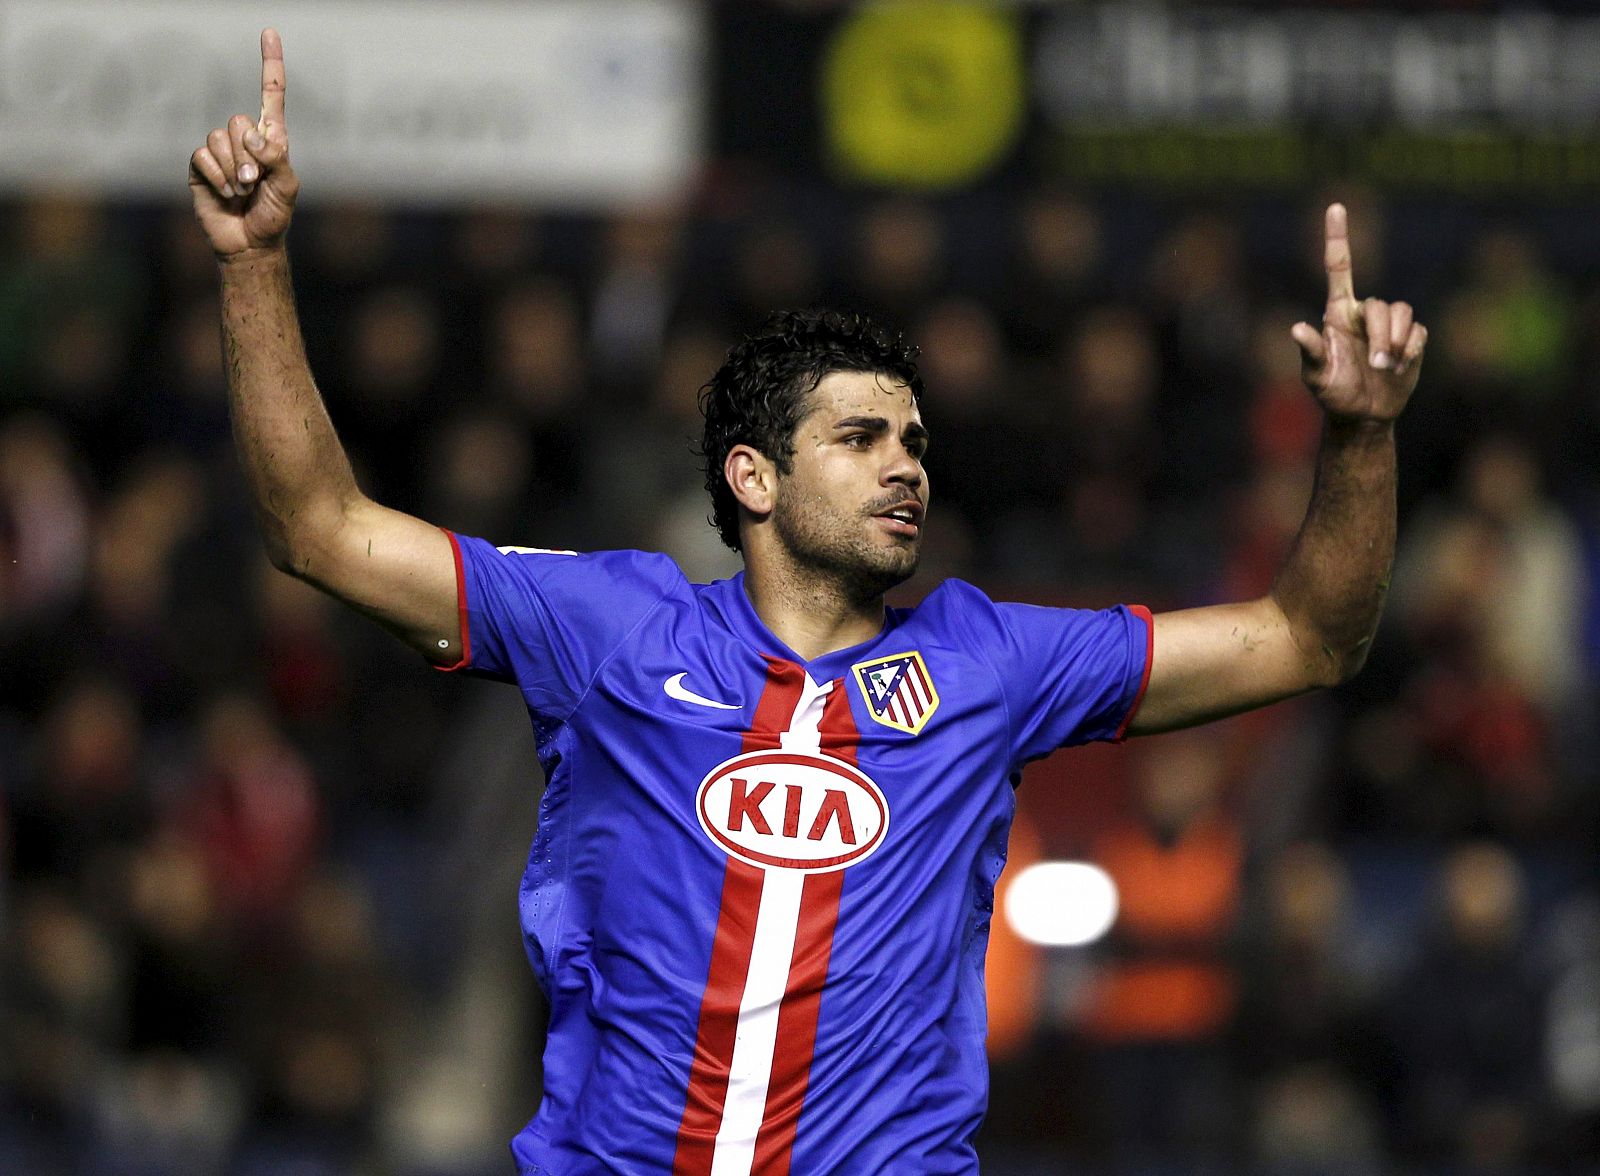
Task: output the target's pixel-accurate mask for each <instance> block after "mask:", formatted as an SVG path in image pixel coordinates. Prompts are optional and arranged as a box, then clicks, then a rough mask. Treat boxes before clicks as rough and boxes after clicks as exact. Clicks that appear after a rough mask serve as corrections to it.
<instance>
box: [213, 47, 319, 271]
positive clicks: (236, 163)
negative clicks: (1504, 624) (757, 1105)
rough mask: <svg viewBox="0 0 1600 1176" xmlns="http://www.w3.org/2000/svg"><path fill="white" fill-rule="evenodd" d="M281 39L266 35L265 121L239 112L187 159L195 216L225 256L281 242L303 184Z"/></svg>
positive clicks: (219, 253) (263, 56)
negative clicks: (286, 117)
mask: <svg viewBox="0 0 1600 1176" xmlns="http://www.w3.org/2000/svg"><path fill="white" fill-rule="evenodd" d="M283 91H284V73H283V40H282V38H280V37H279V36H278V34H277V31H276V30H274V29H264V30H263V31H262V33H261V117H260V118H259V119H257V120H256V121H255V122H251V121H250V116H249V115H247V114H236V115H234V116H233V117H232V118H230V119H229V120H228V125H227V126H225V127H218V128H217V129H216V130H214V131H212V132H211V133H210V134H209V135H207V136H206V143H205V146H204V147H201V148H200V149H199V150H198V151H196V152H195V153H194V154H193V155H192V156H190V158H189V193H190V195H191V196H193V198H194V214H195V218H196V219H197V220H199V222H200V227H201V228H202V229H203V230H205V234H206V238H207V240H209V241H210V242H211V248H212V249H213V250H215V252H216V254H217V256H218V257H219V258H222V259H227V258H230V257H236V256H239V255H241V254H245V253H249V252H251V251H253V250H260V249H271V248H274V247H276V246H278V245H280V244H282V242H283V236H284V234H285V233H286V232H288V230H289V218H290V216H291V214H292V213H293V212H294V200H295V197H296V196H297V195H298V194H299V192H300V181H299V179H298V178H297V177H296V176H295V174H294V168H292V167H290V166H289V128H288V127H287V126H286V125H285V124H284V121H283Z"/></svg>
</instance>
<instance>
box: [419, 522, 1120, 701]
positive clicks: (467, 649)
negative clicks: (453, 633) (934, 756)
mask: <svg viewBox="0 0 1600 1176" xmlns="http://www.w3.org/2000/svg"><path fill="white" fill-rule="evenodd" d="M439 529H440V530H441V531H444V533H445V537H446V538H448V539H449V540H450V551H451V553H452V554H453V555H454V556H455V557H456V615H457V616H458V617H459V618H460V622H461V660H460V661H458V662H456V664H455V665H453V666H441V665H438V664H435V665H434V667H433V668H434V669H436V670H438V671H440V672H441V673H445V674H448V673H452V672H453V671H455V670H462V669H465V668H466V667H467V666H468V665H470V664H471V662H472V630H471V629H470V628H469V627H468V625H467V571H466V568H465V567H464V566H463V565H462V562H461V541H460V540H459V539H457V538H456V533H455V532H454V531H450V530H446V529H445V528H444V527H440V528H439ZM1148 672H1149V671H1146V674H1147V675H1148Z"/></svg>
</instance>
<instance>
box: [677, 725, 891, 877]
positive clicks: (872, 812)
mask: <svg viewBox="0 0 1600 1176" xmlns="http://www.w3.org/2000/svg"><path fill="white" fill-rule="evenodd" d="M696 809H697V810H698V812H699V815H700V826H701V828H703V829H704V830H705V831H706V835H707V836H708V837H710V838H711V840H712V841H714V842H716V844H717V845H718V846H720V847H721V848H722V849H724V850H725V851H727V852H728V853H730V854H732V855H733V856H734V857H736V858H739V859H741V860H742V861H746V862H749V863H750V864H751V865H753V866H760V867H762V868H764V869H786V870H804V871H806V872H808V873H822V872H825V871H829V870H842V869H844V868H845V867H846V866H851V865H854V864H855V863H856V862H859V861H861V860H862V859H863V858H865V857H866V856H867V855H868V854H870V853H872V851H873V850H875V849H877V848H878V846H879V845H880V844H881V843H882V842H883V835H884V831H885V830H886V829H888V827H889V806H888V804H887V803H886V802H885V801H884V798H883V793H882V791H880V790H879V788H878V786H877V785H876V784H874V783H873V782H872V781H871V780H870V779H868V778H867V777H866V776H864V775H863V774H862V773H861V772H859V771H857V770H856V769H855V768H853V767H851V766H850V765H849V764H847V763H844V762H842V761H840V760H836V759H833V758H832V757H831V756H826V755H816V754H810V753H805V752H797V751H752V752H747V753H745V754H744V755H739V756H735V757H734V758H733V759H731V760H727V761H725V762H724V763H721V764H719V765H718V766H717V767H715V768H713V769H712V770H711V773H710V774H709V775H708V776H706V778H705V779H704V780H703V781H701V783H700V792H699V795H698V797H697V800H696Z"/></svg>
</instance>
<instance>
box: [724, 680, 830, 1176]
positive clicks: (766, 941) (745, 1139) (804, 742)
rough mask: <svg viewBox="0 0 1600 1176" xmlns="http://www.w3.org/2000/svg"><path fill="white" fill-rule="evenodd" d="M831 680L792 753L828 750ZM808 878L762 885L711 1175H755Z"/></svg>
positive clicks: (787, 877)
mask: <svg viewBox="0 0 1600 1176" xmlns="http://www.w3.org/2000/svg"><path fill="white" fill-rule="evenodd" d="M832 687H833V683H832V682H825V683H823V684H822V685H820V686H819V685H818V684H817V683H816V682H813V681H812V680H811V676H810V675H809V674H808V675H807V676H806V682H805V686H804V688H803V689H802V690H801V693H800V702H799V704H798V705H797V706H796V707H795V711H794V717H793V718H792V719H790V721H789V729H788V730H786V731H784V732H783V733H782V734H781V735H780V736H779V737H778V743H779V746H780V747H782V748H783V749H784V750H786V751H804V752H809V753H811V754H813V755H816V754H819V753H820V752H821V750H822V736H821V734H820V732H819V727H820V725H821V723H822V708H823V704H824V703H825V702H827V699H828V692H829V690H831V689H832ZM805 881H806V876H805V874H803V873H801V872H800V871H799V870H781V869H772V870H767V871H766V872H765V877H763V878H762V881H761V905H760V907H759V908H758V909H757V912H756V930H755V935H754V937H753V941H752V943H751V946H750V972H749V975H748V977H747V979H746V980H745V985H744V994H743V995H742V996H741V997H740V999H739V1027H738V1029H737V1030H736V1031H735V1033H734V1039H733V1058H732V1060H731V1061H730V1063H729V1066H728V1096H727V1099H726V1100H725V1101H724V1103H723V1106H722V1124H721V1126H719V1127H718V1128H717V1147H716V1154H715V1156H714V1157H713V1158H712V1161H711V1176H749V1172H750V1167H751V1165H752V1164H753V1163H754V1162H755V1152H756V1136H757V1135H759V1134H760V1132H761V1120H762V1118H763V1116H764V1115H765V1114H766V1109H767V1084H768V1083H769V1082H770V1081H771V1079H772V1051H773V1047H774V1045H775V1043H776V1042H777V1038H778V1011H779V1007H780V1006H781V1005H782V1004H783V994H784V990H785V989H786V988H787V987H788V984H789V966H790V964H791V962H792V961H793V959H794V941H795V935H796V933H797V931H798V929H799V926H800V896H801V892H802V890H803V888H804V887H805Z"/></svg>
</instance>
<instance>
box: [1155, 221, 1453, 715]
mask: <svg viewBox="0 0 1600 1176" xmlns="http://www.w3.org/2000/svg"><path fill="white" fill-rule="evenodd" d="M1324 261H1325V264H1326V267H1327V271H1328V304H1327V308H1326V309H1325V311H1324V312H1323V320H1322V330H1321V331H1320V332H1319V331H1318V330H1317V329H1316V328H1314V327H1312V326H1311V325H1310V324H1308V323H1297V324H1295V326H1294V328H1293V332H1292V333H1293V335H1294V340H1295V342H1296V343H1297V344H1299V346H1300V354H1301V373H1302V375H1303V377H1304V379H1305V382H1306V386H1307V387H1308V388H1310V389H1311V392H1312V394H1313V395H1314V396H1316V398H1317V400H1318V402H1319V403H1320V404H1321V405H1322V409H1323V413H1324V421H1323V430H1322V448H1321V451H1320V452H1319V453H1318V456H1317V473H1316V483H1315V485H1314V488H1313V489H1312V492H1311V503H1310V505H1309V507H1308V508H1307V510H1306V517H1305V522H1304V523H1302V524H1301V527H1300V533H1299V535H1298V536H1297V537H1296V539H1295V541H1294V546H1293V547H1292V548H1291V549H1290V552H1289V556H1288V559H1287V560H1286V561H1285V562H1284V565H1283V567H1282V569H1281V570H1280V571H1279V572H1278V576H1277V579H1276V581H1275V582H1274V583H1273V586H1272V591H1271V592H1270V593H1268V595H1266V596H1264V597H1262V598H1261V599H1259V600H1253V601H1249V602H1246V603H1242V604H1228V605H1218V606H1216V607H1212V608H1197V609H1188V610H1185V611H1182V612H1171V613H1162V614H1160V615H1158V616H1157V617H1156V618H1155V634H1154V651H1153V659H1152V662H1151V667H1150V683H1149V686H1148V688H1147V690H1146V692H1145V697H1144V702H1143V703H1142V704H1141V706H1140V708H1139V713H1138V714H1137V715H1136V716H1135V718H1134V721H1133V723H1132V725H1131V727H1130V732H1131V733H1133V734H1136V735H1139V734H1150V733H1152V732H1155V731H1165V730H1170V729H1172V728H1174V727H1186V726H1190V725H1192V724H1195V723H1201V722H1205V721H1207V720H1209V719H1216V718H1221V717H1223V716H1224V715H1230V714H1236V713H1238V712H1239V711H1244V710H1249V709H1251V708H1253V707H1258V706H1263V705H1265V704H1267V703H1270V702H1276V701H1278V700H1279V699H1282V698H1288V697H1290V696H1292V695H1295V694H1301V693H1304V692H1305V691H1307V690H1312V689H1315V688H1317V687H1319V686H1331V685H1334V684H1336V683H1339V682H1342V681H1344V680H1345V679H1346V678H1348V677H1350V675H1352V674H1354V673H1355V672H1356V670H1358V669H1360V668H1361V665H1362V663H1363V662H1364V661H1365V660H1366V656H1367V650H1368V648H1369V645H1370V643H1371V640H1372V636H1373V633H1374V632H1375V631H1376V630H1377V627H1378V617H1379V614H1380V613H1381V612H1382V610H1383V600H1384V595H1385V593H1386V592H1387V590H1388V587H1389V569H1390V565H1391V564H1392V563H1393V561H1394V541H1395V448H1394V422H1395V420H1396V418H1398V417H1399V415H1400V413H1401V411H1402V410H1403V409H1404V408H1405V405H1406V401H1407V400H1408V399H1410V396H1411V392H1412V390H1413V389H1414V388H1415V387H1416V385H1417V374H1418V370H1419V368H1420V367H1421V364H1422V352H1423V347H1424V346H1425V345H1426V343H1427V338H1428V332H1427V329H1426V328H1425V327H1423V326H1422V324H1420V323H1416V322H1413V321H1412V311H1411V307H1410V306H1409V305H1407V304H1406V303H1404V302H1394V303H1389V302H1382V301H1379V300H1378V299H1375V298H1368V299H1365V300H1361V301H1358V300H1357V299H1356V296H1355V290H1354V285H1353V280H1352V276H1351V272H1350V238H1349V230H1348V226H1347V223H1346V215H1345V210H1344V206H1343V205H1339V204H1335V205H1333V206H1332V207H1330V208H1329V209H1328V212H1327V220H1326V244H1325V252H1324Z"/></svg>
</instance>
